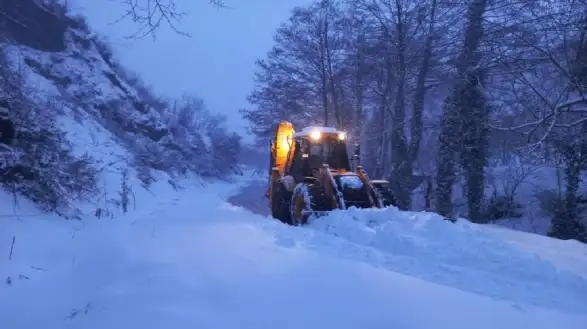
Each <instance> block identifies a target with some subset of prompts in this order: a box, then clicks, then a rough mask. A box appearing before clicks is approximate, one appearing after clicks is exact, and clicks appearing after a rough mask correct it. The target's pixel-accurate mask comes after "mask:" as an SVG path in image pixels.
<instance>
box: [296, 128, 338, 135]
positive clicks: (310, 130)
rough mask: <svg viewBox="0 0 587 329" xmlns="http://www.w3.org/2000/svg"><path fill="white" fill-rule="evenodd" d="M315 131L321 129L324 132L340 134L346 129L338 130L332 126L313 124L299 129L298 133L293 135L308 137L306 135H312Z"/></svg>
mask: <svg viewBox="0 0 587 329" xmlns="http://www.w3.org/2000/svg"><path fill="white" fill-rule="evenodd" d="M315 131H319V132H321V133H323V134H336V135H338V134H340V133H344V131H341V130H338V129H336V128H332V127H320V126H312V127H306V128H304V129H302V130H301V131H298V132H296V133H294V134H293V137H306V136H310V134H311V133H313V132H315Z"/></svg>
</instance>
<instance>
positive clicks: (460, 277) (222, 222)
mask: <svg viewBox="0 0 587 329" xmlns="http://www.w3.org/2000/svg"><path fill="white" fill-rule="evenodd" d="M247 177H249V176H247ZM252 179H254V178H252ZM243 185H246V184H245V183H243V182H234V183H215V184H211V185H209V186H208V187H207V188H202V187H189V188H186V189H185V190H184V191H182V192H181V193H176V192H171V191H170V190H169V188H168V186H166V185H165V184H161V185H158V186H156V188H157V189H158V190H157V191H155V187H153V189H152V192H153V193H154V194H155V195H156V197H153V198H151V199H150V201H149V202H147V203H146V204H144V206H142V207H141V208H140V209H138V210H137V211H136V212H133V213H130V214H128V215H127V216H126V217H119V218H116V219H114V220H112V219H106V220H104V219H103V220H85V221H63V220H57V219H55V218H49V217H46V218H37V219H30V218H24V217H22V218H21V220H17V219H14V218H4V219H2V221H1V222H0V251H1V252H4V251H6V254H8V251H9V249H10V245H11V240H12V237H13V236H15V237H16V243H15V246H14V248H13V253H12V260H10V261H9V260H7V257H6V258H4V257H2V258H0V277H2V278H7V277H8V276H10V278H11V283H10V284H1V285H0V327H1V328H10V329H20V328H39V327H42V328H48V329H53V328H59V329H66V328H76V329H80V328H82V329H85V328H88V329H90V328H96V329H103V328H112V329H118V328H120V329H134V328H137V329H138V328H141V329H150V328H162V329H166V328H271V329H273V328H296V329H298V328H321V329H323V328H337V329H340V328H353V329H356V328H402V329H410V328H414V329H429V328H452V329H459V328H463V329H465V328H466V329H470V328H476V329H482V328H488V329H489V328H512V329H514V328H515V329H519V328H523V327H529V328H534V329H537V328H545V329H546V328H548V329H551V328H552V329H555V328H571V329H575V328H576V329H583V328H584V327H585V326H584V325H585V323H587V316H586V315H585V314H587V300H586V299H585V295H586V293H587V290H586V289H587V272H581V268H576V269H573V268H572V267H571V266H569V267H567V268H565V267H561V266H559V265H554V264H553V263H550V262H549V261H548V260H546V258H545V259H541V258H539V256H538V255H541V252H542V251H541V250H540V249H528V250H523V248H522V247H521V246H525V245H526V244H527V243H528V244H534V243H543V242H544V243H545V244H544V246H546V247H547V248H548V249H549V250H550V252H551V253H554V252H555V250H556V249H557V248H562V247H564V248H567V249H566V251H567V252H571V250H572V253H573V254H574V255H575V256H576V257H577V258H576V260H577V261H579V260H581V261H582V262H583V264H585V263H587V262H586V261H587V249H586V247H585V246H583V245H578V244H577V245H572V246H569V244H565V243H564V242H562V241H556V240H552V239H548V238H544V240H537V241H532V242H530V241H529V240H528V236H529V235H526V234H523V233H517V232H508V236H507V237H506V236H505V235H504V234H503V232H502V230H500V229H494V228H491V227H484V228H483V227H479V226H475V225H470V224H465V223H460V222H458V223H457V224H451V223H448V222H444V221H442V220H439V218H437V217H436V216H435V215H432V214H425V213H400V212H398V211H397V210H395V209H386V210H383V211H358V210H351V211H349V212H347V213H340V212H335V213H333V214H331V215H330V216H328V217H324V218H321V219H320V220H317V221H315V222H313V223H312V224H311V225H309V226H308V227H295V228H292V227H289V226H286V225H282V224H280V223H279V222H277V221H274V220H271V219H268V218H266V217H263V216H259V215H255V214H253V213H251V212H249V211H247V210H245V209H243V208H240V207H236V206H233V205H230V204H228V203H226V202H225V201H224V200H225V199H226V198H227V197H229V196H230V195H233V194H234V192H235V190H237V189H238V188H240V187H241V186H243ZM0 200H2V199H0ZM21 206H22V207H24V206H25V205H24V204H23V205H21ZM512 241H516V242H517V243H519V245H518V246H515V245H514V243H513V242H512ZM546 242H548V243H549V244H546ZM534 253H536V254H534ZM567 265H570V264H567Z"/></svg>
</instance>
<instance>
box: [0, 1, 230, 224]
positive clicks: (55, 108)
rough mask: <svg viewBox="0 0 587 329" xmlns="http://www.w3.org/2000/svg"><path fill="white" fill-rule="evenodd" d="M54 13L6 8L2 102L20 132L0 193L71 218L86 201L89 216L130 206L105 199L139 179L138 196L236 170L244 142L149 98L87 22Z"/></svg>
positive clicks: (23, 4)
mask: <svg viewBox="0 0 587 329" xmlns="http://www.w3.org/2000/svg"><path fill="white" fill-rule="evenodd" d="M50 3H52V5H51V6H44V5H40V4H39V3H38V2H37V1H34V0H19V1H13V0H10V1H7V2H5V3H3V4H2V5H3V6H4V9H6V11H4V12H3V13H4V14H5V15H2V17H0V23H3V24H4V25H3V26H4V27H5V29H4V30H2V32H3V33H4V35H5V36H6V37H7V38H6V39H4V42H3V43H2V46H3V47H2V48H3V51H2V53H1V54H0V55H1V56H0V69H1V70H2V78H1V79H0V80H2V81H1V82H2V83H0V95H1V97H3V98H5V99H7V100H8V102H9V103H10V105H11V106H12V108H13V119H14V121H15V123H16V126H17V129H18V139H17V140H16V141H15V145H14V154H12V155H10V157H8V156H5V157H3V158H2V160H5V159H6V160H5V161H2V166H0V174H1V175H0V176H1V177H2V179H3V181H2V183H3V186H4V188H7V189H8V190H10V191H16V192H17V193H18V194H20V195H25V196H27V197H28V198H29V199H32V200H35V202H36V203H37V204H39V205H40V206H42V207H43V208H44V209H46V210H50V211H60V212H61V213H67V214H72V213H71V211H68V212H67V211H66V210H71V209H70V208H71V207H72V205H73V206H74V208H75V204H76V203H77V202H78V201H79V200H80V199H84V200H90V202H91V203H92V204H93V205H94V206H93V207H90V208H93V209H90V210H91V211H92V212H93V211H102V210H105V209H106V208H117V207H120V206H121V204H122V203H125V202H126V203H127V204H128V203H131V202H132V201H128V200H127V201H124V200H122V198H123V197H121V196H118V195H105V193H112V191H115V190H116V188H117V189H118V191H121V190H123V189H127V192H128V191H129V190H128V186H127V187H124V186H125V184H127V183H128V181H129V180H134V179H136V178H138V179H139V180H140V182H138V183H137V184H135V186H136V185H142V186H143V187H145V188H146V187H148V186H149V184H151V183H153V182H154V181H155V180H156V179H157V177H159V178H161V177H166V178H164V179H171V177H177V176H179V175H184V176H185V175H190V174H197V175H199V176H200V177H222V176H226V175H229V174H231V173H233V172H234V171H235V170H238V168H237V167H238V166H237V163H238V154H239V150H240V137H239V136H238V135H236V134H232V133H230V132H228V131H226V129H225V128H224V121H223V120H222V118H218V117H215V116H214V115H213V114H211V113H210V112H208V111H207V110H206V109H205V108H204V106H203V104H202V102H201V101H199V100H186V101H185V102H181V101H180V102H177V103H175V102H171V103H170V102H168V101H164V100H163V99H162V98H159V97H157V96H156V95H154V94H153V93H152V91H151V90H150V89H149V88H147V87H145V84H144V83H142V82H141V80H140V78H138V77H137V76H136V75H134V74H133V73H131V72H129V71H128V70H126V69H125V68H124V67H123V66H122V65H121V64H120V63H119V62H118V61H117V60H116V58H115V56H114V54H113V52H112V50H111V48H110V47H109V45H108V43H107V42H106V41H105V40H103V39H102V38H101V37H100V36H98V35H96V34H95V33H93V32H92V30H91V28H90V27H89V26H88V25H87V22H86V21H85V19H84V18H83V17H69V16H68V15H67V10H66V8H65V7H64V6H62V5H59V4H56V2H50ZM14 21H18V22H20V24H14ZM172 103H173V104H172ZM161 172H165V173H168V174H169V175H168V176H165V175H163V176H162V175H161V174H160V173H161ZM106 191H108V192H106ZM126 198H127V199H132V198H131V197H130V194H129V193H126ZM66 208H69V209H66ZM90 210H89V211H90ZM86 214H87V212H86ZM81 215H83V214H81ZM74 216H77V217H79V216H80V214H79V213H77V214H75V213H74Z"/></svg>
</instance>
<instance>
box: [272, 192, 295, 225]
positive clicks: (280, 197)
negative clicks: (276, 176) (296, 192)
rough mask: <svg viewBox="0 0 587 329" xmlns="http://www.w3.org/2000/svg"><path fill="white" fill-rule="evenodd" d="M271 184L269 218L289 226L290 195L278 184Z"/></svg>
mask: <svg viewBox="0 0 587 329" xmlns="http://www.w3.org/2000/svg"><path fill="white" fill-rule="evenodd" d="M273 184H274V185H273V198H272V199H271V216H273V218H275V219H277V220H279V221H281V222H283V223H285V224H289V223H290V222H291V220H290V218H289V208H290V207H289V202H290V195H291V193H289V192H288V191H287V190H286V189H285V187H284V186H283V185H282V184H281V183H280V182H274V183H273Z"/></svg>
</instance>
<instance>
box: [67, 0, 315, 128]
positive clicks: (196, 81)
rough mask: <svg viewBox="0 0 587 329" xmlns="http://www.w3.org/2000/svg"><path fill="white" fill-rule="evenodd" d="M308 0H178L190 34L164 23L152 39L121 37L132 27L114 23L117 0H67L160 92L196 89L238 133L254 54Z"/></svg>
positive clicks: (127, 23) (120, 8)
mask: <svg viewBox="0 0 587 329" xmlns="http://www.w3.org/2000/svg"><path fill="white" fill-rule="evenodd" d="M145 1H146V0H145ZM309 2H310V0H225V4H226V5H227V7H229V8H226V9H217V8H214V7H213V6H211V5H209V4H208V0H177V4H178V6H179V8H181V9H182V10H183V11H184V12H186V14H187V17H186V18H185V19H184V20H183V22H182V23H181V24H180V25H179V27H180V29H181V30H182V31H184V32H187V33H189V34H190V35H191V38H187V37H183V36H180V35H177V34H175V33H174V32H173V31H172V30H171V29H170V28H168V27H167V26H164V27H162V28H161V29H160V30H159V31H158V32H157V40H155V41H153V40H152V38H150V37H147V38H145V39H144V40H128V39H125V38H124V36H127V35H130V34H132V33H133V32H134V31H135V26H133V23H132V22H131V21H130V20H126V21H123V22H120V23H117V24H112V22H114V21H116V20H117V19H118V18H119V17H120V15H121V14H122V13H123V12H124V10H125V8H126V7H125V6H124V5H123V4H121V1H118V0H100V1H98V0H74V1H71V0H70V3H71V4H72V7H73V9H74V11H78V12H82V13H84V14H85V15H86V16H87V17H88V19H89V21H90V24H91V25H92V27H93V28H94V29H95V30H97V31H98V32H100V33H101V34H104V35H107V36H108V37H109V38H110V40H111V42H112V45H113V46H114V47H115V50H116V52H117V55H118V57H119V58H120V60H121V62H122V63H123V64H125V65H126V66H128V67H129V68H131V69H132V70H134V71H136V72H137V73H139V74H140V75H141V76H142V77H143V79H144V80H145V81H146V82H147V83H148V84H151V85H153V87H154V88H155V90H156V91H157V92H158V93H160V94H162V95H167V96H179V95H181V94H182V93H184V92H188V93H193V94H197V95H198V96H200V97H202V98H204V99H205V101H206V103H207V105H208V107H209V108H210V110H213V111H216V112H219V113H223V114H226V115H228V116H229V127H230V128H231V129H232V130H235V131H237V132H239V133H243V132H244V127H245V124H246V123H245V122H244V121H243V120H242V119H241V118H240V115H239V113H238V109H239V108H242V107H245V106H247V102H246V96H247V94H248V93H249V91H250V90H251V89H252V79H253V73H254V70H255V66H254V62H255V59H256V58H258V57H262V56H264V54H265V53H266V52H267V51H268V50H269V49H270V47H271V46H272V44H273V40H272V38H273V35H274V32H275V30H276V29H277V27H278V26H279V24H280V23H281V22H284V21H285V20H287V18H288V17H289V13H290V10H291V9H293V7H294V6H296V5H304V4H306V3H309Z"/></svg>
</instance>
